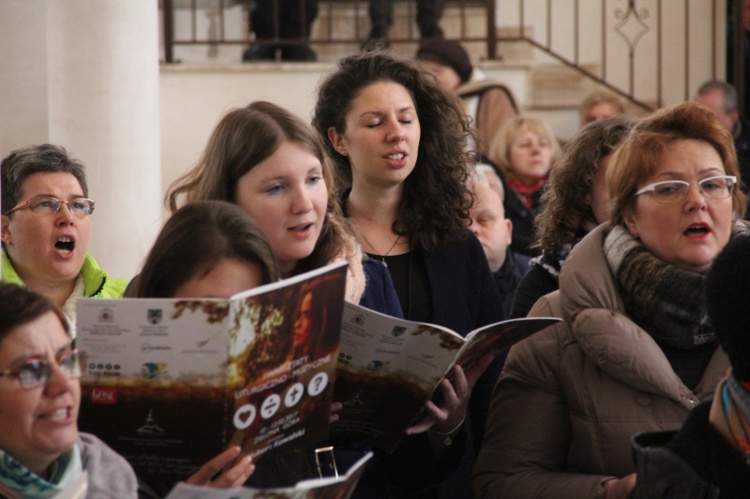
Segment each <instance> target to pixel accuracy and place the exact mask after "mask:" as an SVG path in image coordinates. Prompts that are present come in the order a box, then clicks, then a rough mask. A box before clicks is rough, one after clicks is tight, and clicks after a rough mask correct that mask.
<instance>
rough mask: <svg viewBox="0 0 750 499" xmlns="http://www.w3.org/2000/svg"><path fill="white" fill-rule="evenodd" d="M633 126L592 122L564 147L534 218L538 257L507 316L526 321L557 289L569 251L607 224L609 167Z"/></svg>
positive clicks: (624, 122)
mask: <svg viewBox="0 0 750 499" xmlns="http://www.w3.org/2000/svg"><path fill="white" fill-rule="evenodd" d="M632 125H633V123H632V122H631V121H630V120H628V119H626V118H623V117H621V116H614V117H611V118H605V119H603V120H598V121H594V122H592V123H591V124H589V125H588V126H586V127H585V128H584V129H583V130H581V131H580V132H579V133H578V135H577V136H576V137H574V138H573V140H571V141H570V142H569V143H568V144H567V145H566V146H565V149H564V150H563V153H562V156H561V157H560V160H559V161H558V162H557V163H555V167H554V168H553V169H552V172H551V173H550V176H549V180H548V181H547V187H546V190H545V192H544V194H543V195H542V199H541V204H542V206H543V208H542V211H541V212H540V213H539V215H537V217H536V225H537V241H536V243H535V247H537V248H539V249H541V250H542V254H541V256H538V257H536V258H534V259H533V260H532V261H531V269H529V271H528V272H527V273H526V275H525V276H524V278H523V279H522V280H521V283H520V284H519V285H518V288H517V289H516V296H515V298H514V300H513V307H512V308H511V317H526V314H528V312H529V310H530V309H531V307H532V306H534V303H535V302H536V301H537V300H538V299H539V298H540V297H542V296H544V295H546V294H547V293H551V292H552V291H555V290H556V289H557V288H558V277H559V275H560V267H561V266H562V264H563V262H564V261H565V259H566V258H567V256H568V254H569V253H570V250H571V249H573V246H575V244H576V243H577V242H578V241H580V240H581V239H582V238H583V236H585V235H586V234H588V233H589V232H590V231H591V230H592V229H593V228H594V227H596V226H597V225H599V224H601V223H604V222H606V221H607V220H608V217H609V207H608V201H609V196H608V195H607V189H606V183H605V179H606V176H607V166H608V165H609V159H610V157H611V156H612V153H613V152H614V150H615V149H616V148H617V146H619V145H620V143H621V142H622V141H623V140H624V139H625V136H626V135H627V134H628V131H629V130H630V128H631V127H632ZM514 235H515V234H514Z"/></svg>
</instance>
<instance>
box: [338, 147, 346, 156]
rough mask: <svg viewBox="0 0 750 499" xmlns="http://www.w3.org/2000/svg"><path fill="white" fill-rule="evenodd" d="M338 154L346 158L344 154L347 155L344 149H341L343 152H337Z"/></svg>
mask: <svg viewBox="0 0 750 499" xmlns="http://www.w3.org/2000/svg"><path fill="white" fill-rule="evenodd" d="M339 154H341V155H342V156H346V154H347V153H346V149H343V150H341V151H339Z"/></svg>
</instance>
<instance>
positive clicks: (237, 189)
mask: <svg viewBox="0 0 750 499" xmlns="http://www.w3.org/2000/svg"><path fill="white" fill-rule="evenodd" d="M182 198H184V201H187V202H190V201H196V200H210V199H212V200H219V201H229V202H232V203H235V204H238V205H239V206H240V207H242V208H243V209H244V210H245V211H246V212H247V213H248V214H249V215H250V216H251V217H252V218H253V219H254V220H255V222H256V224H257V225H258V227H260V229H261V231H262V232H263V235H264V236H265V237H266V239H268V242H269V244H270V246H271V249H272V250H273V255H274V257H275V258H276V261H277V263H278V265H279V270H280V272H281V275H282V277H290V276H294V275H298V274H301V273H303V272H307V271H309V270H313V269H316V268H319V267H322V266H324V265H326V264H328V263H331V262H333V261H337V260H343V259H346V260H347V261H348V263H349V271H348V272H349V273H348V277H347V285H346V299H347V300H348V301H351V302H354V303H358V302H359V303H361V304H363V305H365V306H368V307H370V308H374V309H376V310H378V311H381V312H385V313H390V314H393V315H399V314H400V309H399V308H398V301H397V299H396V297H395V293H394V292H393V286H392V284H391V283H390V277H389V276H388V273H387V272H386V271H385V269H384V268H382V265H379V262H365V267H366V269H367V274H368V277H369V279H368V280H369V281H371V282H372V283H373V284H372V285H369V284H368V286H367V290H366V291H365V273H364V270H363V263H362V252H361V250H360V248H359V245H358V244H357V241H356V239H355V238H354V236H353V235H352V233H351V231H350V230H349V229H348V224H347V222H346V220H344V219H343V218H342V216H341V213H340V210H339V207H338V204H337V202H336V197H335V194H334V191H333V177H332V173H331V167H330V165H329V162H328V159H327V156H326V153H325V149H324V146H323V143H322V141H321V139H320V138H319V137H318V135H317V134H316V133H315V131H314V130H312V129H311V128H310V126H309V125H308V124H306V123H305V122H304V121H302V120H301V119H299V118H298V117H296V116H294V115H293V114H292V113H290V112H288V111H287V110H285V109H283V108H281V107H279V106H277V105H275V104H272V103H270V102H264V101H257V102H253V103H251V104H250V105H248V106H247V107H243V108H240V109H235V110H233V111H230V112H229V113H227V114H226V115H225V116H224V117H223V118H222V119H221V121H220V122H219V124H218V125H217V126H216V128H215V129H214V131H213V133H212V134H211V137H210V138H209V141H208V145H207V146H206V149H205V152H204V153H203V157H202V158H201V159H200V160H199V161H198V163H197V164H196V165H195V167H193V169H192V170H190V171H189V172H187V173H186V174H185V175H183V176H182V177H180V178H179V179H177V180H176V181H175V182H174V183H173V184H172V185H171V187H170V188H169V191H168V193H167V204H168V206H169V208H170V210H171V211H172V212H174V211H175V210H176V209H177V207H178V204H179V203H180V202H181V201H182Z"/></svg>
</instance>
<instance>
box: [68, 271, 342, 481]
mask: <svg viewBox="0 0 750 499" xmlns="http://www.w3.org/2000/svg"><path fill="white" fill-rule="evenodd" d="M345 281H346V264H345V263H339V264H332V265H329V266H327V267H323V268H321V269H318V270H315V271H312V272H308V273H305V274H302V275H299V276H296V277H293V278H290V279H286V280H284V281H280V282H276V283H272V284H268V285H265V286H261V287H258V288H254V289H251V290H248V291H245V292H243V293H239V294H237V295H235V296H232V297H230V298H228V299H210V298H207V299H156V298H148V299H146V298H141V299H120V300H99V299H90V300H86V299H81V300H78V320H77V322H78V338H77V340H76V341H77V346H78V347H79V348H81V349H84V350H86V351H87V352H88V354H89V355H88V366H87V368H88V370H87V373H86V375H85V376H84V378H83V379H82V397H81V399H82V403H81V411H80V418H79V426H80V428H81V429H82V430H84V431H88V432H91V433H94V434H96V435H97V436H99V437H100V438H101V439H102V440H104V441H105V442H106V443H107V444H109V445H110V447H112V448H113V449H115V450H116V451H117V452H119V453H120V454H122V455H123V456H124V457H125V458H126V459H127V460H128V461H129V462H130V464H131V465H132V466H133V468H135V470H136V472H137V473H138V475H139V476H140V477H144V478H146V479H154V480H159V479H170V478H173V479H180V478H185V477H187V476H188V475H189V474H190V473H192V472H193V471H195V469H197V468H198V467H199V466H201V465H203V464H204V463H205V462H207V461H208V460H209V459H210V458H212V457H214V456H216V455H218V454H219V453H220V452H221V451H223V450H224V449H226V448H227V447H229V446H231V445H235V444H236V445H240V446H241V448H242V453H243V454H250V455H251V456H253V459H254V460H255V461H256V462H258V461H260V460H262V459H266V458H270V457H271V456H273V455H276V454H278V453H283V452H286V451H288V450H289V449H290V448H293V447H302V446H305V445H308V444H312V443H315V442H318V441H320V440H323V439H324V438H326V437H327V436H328V430H329V416H330V406H331V400H332V396H333V381H334V375H335V366H336V361H337V354H338V345H339V335H340V331H341V313H342V309H343V297H344V286H345Z"/></svg>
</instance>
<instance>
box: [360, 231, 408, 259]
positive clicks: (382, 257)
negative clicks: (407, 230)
mask: <svg viewBox="0 0 750 499" xmlns="http://www.w3.org/2000/svg"><path fill="white" fill-rule="evenodd" d="M359 235H360V236H362V239H364V240H365V242H366V243H367V245H368V246H370V248H372V249H373V250H375V255H376V256H379V257H380V261H381V262H383V265H385V266H386V268H388V264H387V263H386V261H385V257H387V256H388V255H390V254H391V251H393V248H395V247H396V245H397V244H398V242H399V241H400V240H401V234H399V235H398V237H397V238H396V240H395V241H394V242H393V244H391V247H390V248H388V251H386V252H385V253H384V254H382V253H380V252H379V251H378V250H377V249H376V248H375V246H373V245H372V243H371V242H370V241H369V240H368V239H367V237H365V233H364V232H362V231H361V230H360V231H359Z"/></svg>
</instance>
